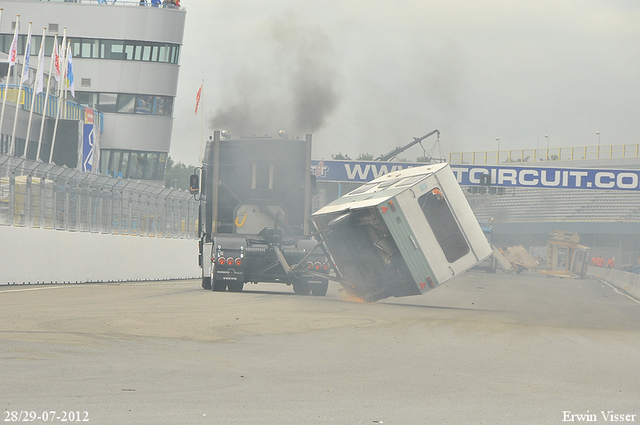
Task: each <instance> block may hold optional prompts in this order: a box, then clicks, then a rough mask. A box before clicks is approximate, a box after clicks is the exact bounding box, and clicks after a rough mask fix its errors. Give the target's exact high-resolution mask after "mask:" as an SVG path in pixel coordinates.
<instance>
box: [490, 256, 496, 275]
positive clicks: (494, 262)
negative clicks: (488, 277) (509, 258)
mask: <svg viewBox="0 0 640 425" xmlns="http://www.w3.org/2000/svg"><path fill="white" fill-rule="evenodd" d="M497 269H498V260H496V259H495V257H492V258H491V268H489V270H488V272H489V273H495V272H496V270H497Z"/></svg>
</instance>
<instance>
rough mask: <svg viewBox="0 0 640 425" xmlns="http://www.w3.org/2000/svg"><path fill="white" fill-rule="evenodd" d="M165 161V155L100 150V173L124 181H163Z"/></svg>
mask: <svg viewBox="0 0 640 425" xmlns="http://www.w3.org/2000/svg"><path fill="white" fill-rule="evenodd" d="M166 161H167V154H166V153H160V152H141V151H123V150H115V149H102V150H101V152H100V172H101V173H102V174H106V175H110V176H112V177H120V178H125V179H138V180H163V179H164V167H165V163H166Z"/></svg>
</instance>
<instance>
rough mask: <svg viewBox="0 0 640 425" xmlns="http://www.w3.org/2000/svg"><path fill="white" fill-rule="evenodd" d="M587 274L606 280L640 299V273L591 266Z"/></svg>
mask: <svg viewBox="0 0 640 425" xmlns="http://www.w3.org/2000/svg"><path fill="white" fill-rule="evenodd" d="M587 275H588V276H590V277H597V278H599V279H602V280H605V281H607V282H609V283H610V284H612V285H613V286H615V287H616V288H618V289H621V290H623V291H624V292H626V293H627V294H629V295H630V296H632V297H633V298H635V299H636V300H638V301H640V275H638V274H633V273H629V272H625V271H622V270H615V269H606V268H603V267H593V266H589V267H588V268H587Z"/></svg>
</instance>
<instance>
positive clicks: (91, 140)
mask: <svg viewBox="0 0 640 425" xmlns="http://www.w3.org/2000/svg"><path fill="white" fill-rule="evenodd" d="M93 114H94V110H93V109H91V108H84V123H83V126H82V171H89V172H98V161H99V157H100V149H99V143H98V137H97V136H98V134H99V132H98V131H97V129H96V126H95V120H94V116H93Z"/></svg>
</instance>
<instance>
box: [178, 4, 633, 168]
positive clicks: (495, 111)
mask: <svg viewBox="0 0 640 425" xmlns="http://www.w3.org/2000/svg"><path fill="white" fill-rule="evenodd" d="M182 5H183V6H184V7H186V9H187V23H186V30H185V35H184V45H183V49H182V57H181V69H180V80H179V86H178V97H177V99H176V104H175V112H174V118H175V119H174V129H173V139H172V144H171V156H172V157H173V158H174V159H175V160H176V161H181V162H186V163H189V164H196V163H197V162H198V158H199V150H200V141H201V136H200V135H201V122H202V121H201V117H200V116H196V115H195V114H194V107H195V95H196V92H197V90H198V87H199V86H200V82H201V80H202V79H204V80H205V83H204V95H203V100H202V103H201V107H202V111H203V112H204V126H203V129H204V136H205V138H206V137H208V135H210V134H212V132H213V130H214V129H215V130H222V129H228V130H230V131H231V132H232V135H234V136H239V135H241V134H243V135H254V134H255V135H265V134H268V135H272V136H275V135H276V133H277V131H278V130H279V129H285V130H286V131H287V132H288V133H289V134H291V135H292V136H294V137H295V136H299V137H300V138H303V137H304V134H305V133H309V132H311V133H313V158H314V159H321V158H325V159H330V157H331V154H332V153H337V152H342V153H344V154H348V155H349V156H351V157H352V158H355V157H356V156H357V155H358V154H360V153H371V154H373V155H379V154H382V153H386V152H388V151H390V150H391V149H393V148H394V147H396V146H401V145H404V144H406V143H408V142H410V141H411V140H412V137H419V136H422V135H424V134H426V133H428V132H430V131H431V130H433V129H436V128H437V129H439V130H440V132H441V137H440V143H441V146H442V149H443V150H444V152H445V154H448V153H449V152H460V151H471V150H495V149H497V141H496V137H499V138H500V149H501V150H506V149H528V148H536V147H540V148H544V147H546V143H547V139H546V138H545V134H548V135H549V139H548V140H549V144H550V146H551V147H561V146H584V145H597V144H598V135H597V134H596V132H600V138H601V143H602V145H609V144H624V143H634V144H635V143H640V78H639V77H638V72H639V70H640V2H637V1H635V0H628V1H625V0H602V1H595V0H579V1H578V0H575V1H572V0H563V1H555V0H554V1H547V0H538V1H536V2H513V1H510V0H487V1H485V2H473V1H456V0H447V1H443V0H441V1H435V0H415V1H414V0H405V1H402V0H398V1H393V2H392V1H377V0H367V1H358V0H323V1H305V0H302V1H301V0H297V1H294V0H271V1H269V2H265V1H243V0H216V1H195V0H194V1H189V0H183V1H182ZM434 142H435V139H434V137H431V138H429V139H427V140H426V141H425V143H423V145H424V147H425V148H426V149H427V150H430V149H431V148H432V147H433V144H434ZM420 155H422V149H421V148H420V147H419V146H416V147H414V148H412V149H411V150H409V151H407V152H406V153H405V154H402V155H400V156H401V157H406V158H407V159H409V160H415V158H416V157H418V156H420Z"/></svg>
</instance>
